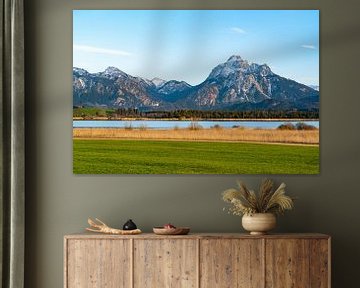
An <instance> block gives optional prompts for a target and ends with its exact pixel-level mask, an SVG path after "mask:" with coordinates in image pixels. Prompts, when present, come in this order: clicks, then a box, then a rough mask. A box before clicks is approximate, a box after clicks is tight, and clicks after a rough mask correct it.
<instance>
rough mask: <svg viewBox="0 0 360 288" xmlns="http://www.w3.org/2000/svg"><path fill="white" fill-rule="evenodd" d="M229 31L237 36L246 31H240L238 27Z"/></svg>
mask: <svg viewBox="0 0 360 288" xmlns="http://www.w3.org/2000/svg"><path fill="white" fill-rule="evenodd" d="M230 31H231V32H233V33H237V34H245V33H246V31H245V30H244V29H241V28H240V27H231V28H230Z"/></svg>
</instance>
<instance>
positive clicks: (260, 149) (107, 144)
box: [73, 139, 319, 174]
mask: <svg viewBox="0 0 360 288" xmlns="http://www.w3.org/2000/svg"><path fill="white" fill-rule="evenodd" d="M73 172H74V173H75V174H318V173H319V147H318V146H306V145H284V144H280V145H279V144H257V143H256V144H255V143H233V142H191V141H151V140H80V139H74V140H73Z"/></svg>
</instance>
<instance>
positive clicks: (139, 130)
mask: <svg viewBox="0 0 360 288" xmlns="http://www.w3.org/2000/svg"><path fill="white" fill-rule="evenodd" d="M72 79H73V81H72V85H73V87H72V90H73V173H74V174H319V173H320V159H319V158H320V157H319V155H320V143H319V139H320V137H319V134H320V121H319V115H320V111H319V109H320V92H319V91H320V86H319V11H318V10H73V69H72Z"/></svg>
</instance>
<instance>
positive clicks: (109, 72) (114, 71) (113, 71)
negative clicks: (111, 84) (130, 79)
mask: <svg viewBox="0 0 360 288" xmlns="http://www.w3.org/2000/svg"><path fill="white" fill-rule="evenodd" d="M103 74H104V75H106V76H110V77H121V76H127V74H126V73H125V72H123V71H121V70H120V69H119V68H116V67H112V66H109V67H108V68H106V69H105V71H104V72H103Z"/></svg>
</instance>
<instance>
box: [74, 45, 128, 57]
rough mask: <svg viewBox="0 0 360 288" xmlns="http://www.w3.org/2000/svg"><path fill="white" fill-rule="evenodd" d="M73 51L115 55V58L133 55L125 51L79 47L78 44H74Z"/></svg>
mask: <svg viewBox="0 0 360 288" xmlns="http://www.w3.org/2000/svg"><path fill="white" fill-rule="evenodd" d="M73 49H74V50H76V51H80V52H88V53H96V54H105V55H114V56H131V55H132V53H130V52H127V51H123V50H115V49H106V48H100V47H94V46H87V45H78V44H74V45H73Z"/></svg>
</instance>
